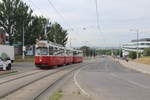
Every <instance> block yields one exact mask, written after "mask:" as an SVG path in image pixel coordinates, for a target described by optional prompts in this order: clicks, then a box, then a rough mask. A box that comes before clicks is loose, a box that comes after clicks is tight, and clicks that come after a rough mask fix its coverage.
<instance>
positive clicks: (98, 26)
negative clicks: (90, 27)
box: [95, 0, 106, 44]
mask: <svg viewBox="0 0 150 100" xmlns="http://www.w3.org/2000/svg"><path fill="white" fill-rule="evenodd" d="M95 10H96V22H97V29H98V31H99V32H100V33H101V35H102V30H101V26H100V19H99V17H100V16H99V15H100V14H99V11H98V1H97V0H95ZM101 37H102V36H101ZM102 39H103V43H104V44H105V43H106V41H105V39H104V37H102Z"/></svg>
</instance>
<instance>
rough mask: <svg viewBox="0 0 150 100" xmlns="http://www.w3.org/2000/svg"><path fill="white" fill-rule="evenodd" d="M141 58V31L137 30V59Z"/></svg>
mask: <svg viewBox="0 0 150 100" xmlns="http://www.w3.org/2000/svg"><path fill="white" fill-rule="evenodd" d="M138 58H139V30H138V29H137V59H138Z"/></svg>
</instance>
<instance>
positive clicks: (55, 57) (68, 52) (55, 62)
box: [35, 41, 83, 68]
mask: <svg viewBox="0 0 150 100" xmlns="http://www.w3.org/2000/svg"><path fill="white" fill-rule="evenodd" d="M35 49H36V50H35V66H36V67H39V68H49V67H52V66H59V65H65V64H71V63H79V62H82V61H83V56H82V55H83V53H82V51H80V50H73V49H69V48H66V47H64V46H62V45H59V44H55V43H53V42H48V41H39V42H37V44H36V46H35Z"/></svg>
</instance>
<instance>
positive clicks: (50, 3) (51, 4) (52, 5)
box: [47, 0, 64, 21]
mask: <svg viewBox="0 0 150 100" xmlns="http://www.w3.org/2000/svg"><path fill="white" fill-rule="evenodd" d="M47 1H48V3H49V5H50V6H51V7H52V8H53V9H54V10H55V12H56V13H57V14H58V15H59V16H60V18H61V19H63V21H64V17H63V15H62V14H61V13H60V12H59V11H58V10H57V9H56V7H55V6H54V4H53V3H52V1H50V0H47Z"/></svg>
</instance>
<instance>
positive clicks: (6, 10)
mask: <svg viewBox="0 0 150 100" xmlns="http://www.w3.org/2000/svg"><path fill="white" fill-rule="evenodd" d="M31 14H32V10H31V9H30V8H29V7H28V6H27V5H26V4H25V3H23V2H22V1H21V0H2V1H1V2H0V26H2V27H3V28H4V29H5V30H6V32H7V33H8V34H9V42H10V43H11V44H12V43H13V41H15V42H16V41H21V40H22V38H21V35H22V32H23V27H24V29H25V31H26V26H28V24H29V22H30V19H31Z"/></svg>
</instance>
